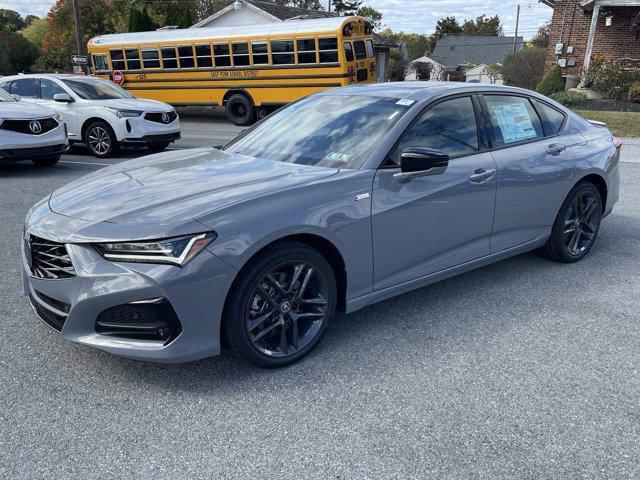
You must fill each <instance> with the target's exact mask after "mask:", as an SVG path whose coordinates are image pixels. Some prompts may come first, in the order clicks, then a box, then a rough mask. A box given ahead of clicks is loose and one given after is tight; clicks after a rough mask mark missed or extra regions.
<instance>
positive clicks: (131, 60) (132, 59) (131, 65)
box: [124, 48, 140, 70]
mask: <svg viewBox="0 0 640 480" xmlns="http://www.w3.org/2000/svg"><path fill="white" fill-rule="evenodd" d="M124 54H125V57H126V59H127V70H140V52H139V51H138V49H137V48H127V49H125V51H124Z"/></svg>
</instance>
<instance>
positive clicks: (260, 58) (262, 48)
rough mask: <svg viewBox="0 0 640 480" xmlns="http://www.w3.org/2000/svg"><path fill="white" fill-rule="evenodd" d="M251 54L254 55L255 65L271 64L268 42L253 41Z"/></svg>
mask: <svg viewBox="0 0 640 480" xmlns="http://www.w3.org/2000/svg"><path fill="white" fill-rule="evenodd" d="M251 54H252V57H253V64H254V65H268V64H269V50H268V49H267V42H266V41H264V42H251Z"/></svg>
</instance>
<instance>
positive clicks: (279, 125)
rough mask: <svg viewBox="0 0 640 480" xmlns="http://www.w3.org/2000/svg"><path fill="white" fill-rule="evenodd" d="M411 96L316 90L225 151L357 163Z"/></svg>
mask: <svg viewBox="0 0 640 480" xmlns="http://www.w3.org/2000/svg"><path fill="white" fill-rule="evenodd" d="M412 103H413V102H411V101H406V100H399V99H397V98H386V97H373V96H366V95H349V96H347V95H316V96H311V97H307V98H304V99H302V100H300V101H298V102H296V103H294V104H292V105H290V106H289V107H287V108H284V109H283V110H281V111H279V112H277V113H275V114H273V115H272V116H270V117H268V118H267V119H266V120H265V121H264V122H262V123H260V124H258V125H256V126H255V127H254V128H252V129H251V130H249V131H248V132H246V133H245V134H244V135H241V136H240V137H239V138H238V139H236V140H234V141H232V142H231V143H229V144H228V145H226V146H225V147H224V150H225V151H228V152H232V153H238V154H241V155H248V156H252V157H262V158H268V159H270V160H278V161H281V162H288V163H296V164H303V165H317V166H325V167H338V168H354V169H355V168H360V167H361V166H362V164H363V163H364V161H365V160H366V159H367V157H368V155H369V154H370V153H371V151H372V150H373V149H374V148H375V147H376V145H377V144H378V143H379V142H380V141H381V140H382V138H383V137H384V135H385V134H386V133H387V132H388V131H389V129H391V127H393V125H395V123H396V122H397V121H398V120H399V119H400V118H401V117H402V116H403V115H404V114H405V112H406V111H407V110H408V109H409V107H410V105H411V104H412Z"/></svg>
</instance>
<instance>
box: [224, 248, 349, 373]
mask: <svg viewBox="0 0 640 480" xmlns="http://www.w3.org/2000/svg"><path fill="white" fill-rule="evenodd" d="M336 298H337V288H336V281H335V276H334V274H333V270H332V269H331V266H330V265H329V263H328V262H327V261H326V260H325V258H324V257H323V256H322V255H320V253H318V252H317V251H316V250H315V249H313V248H311V247H309V246H307V245H305V244H303V243H299V242H283V243H281V244H278V245H275V246H273V247H271V248H269V249H267V250H265V251H264V252H262V253H260V254H258V256H257V257H256V258H254V259H253V260H252V261H251V262H250V264H249V265H248V266H247V267H246V268H245V269H243V271H242V272H241V273H240V275H239V277H238V279H237V280H236V282H235V284H234V288H233V289H232V291H231V292H230V294H229V298H228V299H227V302H226V305H225V311H224V316H223V323H222V333H223V339H224V341H225V343H226V344H227V345H228V346H229V347H230V348H231V350H233V352H234V353H236V354H237V355H238V356H239V357H241V358H242V359H243V360H245V361H247V362H249V363H251V364H253V365H255V366H257V367H261V368H278V367H283V366H286V365H289V364H291V363H294V362H296V361H298V360H300V359H301V358H302V357H304V356H305V355H307V354H308V353H309V352H311V350H313V349H314V348H315V346H316V345H317V344H318V342H320V339H321V338H322V336H323V334H324V332H325V331H326V328H327V325H328V324H329V322H330V321H331V320H332V319H333V317H334V315H335V309H336Z"/></svg>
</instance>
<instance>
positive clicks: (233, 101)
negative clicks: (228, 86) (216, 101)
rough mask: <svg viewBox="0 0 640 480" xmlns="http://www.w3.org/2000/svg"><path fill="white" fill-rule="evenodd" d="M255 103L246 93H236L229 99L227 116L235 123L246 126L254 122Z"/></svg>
mask: <svg viewBox="0 0 640 480" xmlns="http://www.w3.org/2000/svg"><path fill="white" fill-rule="evenodd" d="M253 114H254V110H253V105H251V101H250V100H249V99H248V98H247V96H246V95H242V94H240V93H236V94H235V95H232V96H231V98H229V100H227V117H228V118H229V120H231V121H232V122H233V123H234V124H236V125H238V126H242V127H245V126H247V125H251V124H252V123H253Z"/></svg>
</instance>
